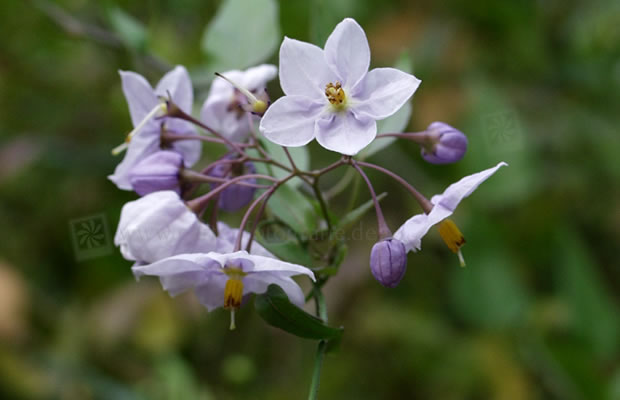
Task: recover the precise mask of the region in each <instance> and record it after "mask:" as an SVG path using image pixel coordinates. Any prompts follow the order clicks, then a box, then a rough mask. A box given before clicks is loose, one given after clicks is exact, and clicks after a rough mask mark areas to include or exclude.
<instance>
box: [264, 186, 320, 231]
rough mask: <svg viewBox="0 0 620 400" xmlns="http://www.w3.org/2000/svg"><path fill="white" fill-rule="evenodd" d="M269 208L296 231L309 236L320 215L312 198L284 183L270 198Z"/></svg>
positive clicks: (315, 226) (314, 228)
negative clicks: (316, 211) (313, 204)
mask: <svg viewBox="0 0 620 400" xmlns="http://www.w3.org/2000/svg"><path fill="white" fill-rule="evenodd" d="M268 204H269V210H270V211H271V212H272V213H273V214H275V216H277V217H278V218H279V219H280V220H281V221H282V222H283V223H285V224H286V225H288V226H289V227H290V228H291V229H292V230H294V231H295V232H296V233H298V234H300V235H302V236H304V237H309V236H310V235H311V234H312V232H314V231H315V230H316V228H317V221H318V219H319V217H318V216H317V215H316V213H315V212H314V207H313V206H312V203H311V202H310V199H308V198H307V197H305V196H304V195H302V194H301V193H300V192H298V191H297V190H296V189H293V188H292V187H290V186H286V185H282V186H280V187H279V188H278V190H276V191H275V193H274V194H273V195H272V196H271V199H270V200H269V203H268Z"/></svg>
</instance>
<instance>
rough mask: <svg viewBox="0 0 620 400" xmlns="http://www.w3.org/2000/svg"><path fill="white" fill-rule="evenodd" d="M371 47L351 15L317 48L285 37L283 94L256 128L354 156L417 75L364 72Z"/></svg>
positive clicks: (291, 142)
mask: <svg viewBox="0 0 620 400" xmlns="http://www.w3.org/2000/svg"><path fill="white" fill-rule="evenodd" d="M369 65H370V48H369V46H368V40H367V39H366V34H365V33H364V30H363V29H362V28H361V27H360V26H359V25H358V24H357V22H355V21H354V20H353V19H351V18H346V19H345V20H343V21H342V22H341V23H339V24H338V25H337V26H336V28H335V29H334V31H333V32H332V34H331V35H330V36H329V38H328V39H327V42H326V43H325V49H324V50H323V49H321V48H319V47H317V46H315V45H312V44H310V43H305V42H301V41H298V40H294V39H289V38H285V39H284V42H282V46H281V47H280V71H279V72H280V85H281V86H282V90H283V91H284V93H285V94H286V96H284V97H282V98H280V99H278V100H277V101H276V102H274V103H273V104H272V105H271V106H270V107H269V108H268V109H267V112H266V113H265V115H264V116H263V118H262V120H261V123H260V131H261V132H262V133H263V134H264V135H265V137H266V138H267V139H269V140H271V141H272V142H274V143H276V144H279V145H282V146H290V147H297V146H303V145H305V144H307V143H309V142H310V141H312V140H313V139H315V138H316V139H317V141H318V142H319V144H320V145H321V146H323V147H325V148H326V149H328V150H332V151H336V152H338V153H341V154H346V155H354V154H356V153H358V152H359V151H360V150H362V149H363V148H364V147H366V146H367V145H368V144H370V143H371V142H372V141H373V139H374V138H375V136H376V135H377V124H376V121H377V120H381V119H384V118H387V117H389V116H390V115H392V114H394V113H395V112H396V111H398V109H400V108H401V107H402V106H403V104H405V102H406V101H407V100H408V99H409V98H410V97H411V95H413V93H414V92H415V90H416V89H417V88H418V86H419V84H420V80H419V79H417V78H416V77H414V76H413V75H410V74H407V73H405V72H402V71H400V70H397V69H394V68H376V69H373V70H371V71H368V67H369Z"/></svg>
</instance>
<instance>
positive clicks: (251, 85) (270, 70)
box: [224, 64, 278, 91]
mask: <svg viewBox="0 0 620 400" xmlns="http://www.w3.org/2000/svg"><path fill="white" fill-rule="evenodd" d="M276 75H278V67H276V66H275V65H271V64H262V65H257V66H256V67H252V68H248V69H246V70H245V72H243V74H242V77H241V79H240V82H237V81H236V80H235V79H233V81H235V82H237V83H239V84H240V85H242V86H243V87H245V88H246V89H248V90H249V91H255V90H262V89H263V88H264V87H265V86H266V85H267V82H269V81H271V80H273V78H275V77H276ZM224 76H226V74H224ZM231 79H232V78H231ZM229 85H230V84H229Z"/></svg>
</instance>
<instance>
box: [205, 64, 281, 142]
mask: <svg viewBox="0 0 620 400" xmlns="http://www.w3.org/2000/svg"><path fill="white" fill-rule="evenodd" d="M277 73H278V69H277V68H276V67H275V66H274V65H269V64H263V65H259V66H257V67H253V68H249V69H247V70H245V71H237V70H234V71H228V72H224V73H223V74H222V75H223V76H225V77H226V78H228V79H230V80H231V81H233V82H235V83H236V84H237V85H239V86H241V87H243V88H245V89H246V90H248V91H249V92H251V93H252V94H253V95H258V96H260V95H261V94H264V93H265V86H266V85H267V82H269V81H270V80H272V79H273V78H275V76H276V74H277ZM247 104H248V99H247V98H246V96H244V95H243V94H242V93H241V92H240V91H239V90H237V89H235V88H234V87H233V86H232V85H231V84H230V83H229V82H227V81H226V80H224V79H221V78H216V79H215V80H214V81H213V83H212V84H211V89H210V90H209V97H207V99H206V100H205V102H204V105H203V106H202V111H201V119H202V120H203V121H204V122H205V123H206V124H207V125H209V126H210V127H211V128H213V129H214V130H216V131H218V132H219V133H220V134H222V135H223V136H225V137H226V138H228V139H229V140H231V141H233V142H243V141H244V140H245V139H246V138H247V137H248V134H249V132H250V126H249V124H248V120H247V115H246V110H244V106H245V105H247Z"/></svg>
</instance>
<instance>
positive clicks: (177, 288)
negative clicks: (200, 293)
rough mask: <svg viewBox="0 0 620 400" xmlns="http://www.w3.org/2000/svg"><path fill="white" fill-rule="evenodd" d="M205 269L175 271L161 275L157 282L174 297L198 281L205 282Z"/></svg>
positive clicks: (198, 282) (194, 285) (191, 287)
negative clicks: (167, 274)
mask: <svg viewBox="0 0 620 400" xmlns="http://www.w3.org/2000/svg"><path fill="white" fill-rule="evenodd" d="M205 274H208V272H205V271H189V272H182V273H177V274H174V275H170V276H161V277H160V278H159V282H160V283H161V287H162V288H163V289H164V290H165V291H166V292H168V294H170V296H172V297H176V296H178V295H180V294H181V293H183V292H186V291H188V290H190V289H193V288H194V287H196V285H197V284H200V282H206V281H207V279H208V278H207V277H206V276H205Z"/></svg>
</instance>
